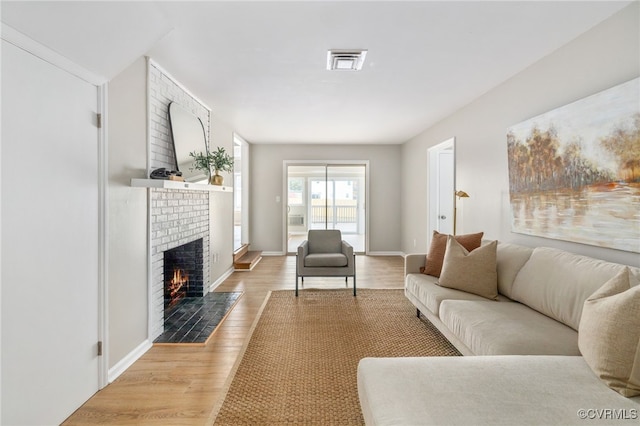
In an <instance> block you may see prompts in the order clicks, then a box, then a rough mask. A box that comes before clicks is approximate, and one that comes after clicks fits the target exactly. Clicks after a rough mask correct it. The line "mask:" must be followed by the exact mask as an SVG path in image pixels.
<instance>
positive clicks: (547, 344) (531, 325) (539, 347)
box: [439, 300, 580, 355]
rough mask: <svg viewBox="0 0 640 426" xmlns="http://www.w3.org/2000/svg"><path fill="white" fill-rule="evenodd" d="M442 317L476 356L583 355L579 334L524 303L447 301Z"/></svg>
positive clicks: (440, 314) (442, 308)
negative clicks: (579, 343) (579, 344)
mask: <svg viewBox="0 0 640 426" xmlns="http://www.w3.org/2000/svg"><path fill="white" fill-rule="evenodd" d="M439 318H440V320H441V321H442V322H443V323H444V325H446V326H447V328H448V329H449V330H450V331H451V332H452V333H453V334H454V335H455V336H456V337H457V338H458V339H460V340H461V341H462V343H464V344H465V345H466V346H467V347H469V349H471V351H472V352H473V353H474V354H476V355H580V350H579V349H578V333H576V332H575V331H574V330H572V329H571V328H569V327H567V326H566V325H564V324H562V323H560V322H558V321H555V320H553V319H551V318H549V317H547V316H545V315H542V314H541V313H539V312H536V311H534V310H533V309H531V308H529V307H527V306H525V305H523V304H521V303H516V302H492V301H488V300H484V301H465V300H445V301H443V302H442V303H441V304H440V312H439Z"/></svg>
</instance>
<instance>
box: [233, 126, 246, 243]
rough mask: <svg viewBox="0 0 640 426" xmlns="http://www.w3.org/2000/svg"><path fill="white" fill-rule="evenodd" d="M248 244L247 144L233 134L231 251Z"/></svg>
mask: <svg viewBox="0 0 640 426" xmlns="http://www.w3.org/2000/svg"><path fill="white" fill-rule="evenodd" d="M245 244H249V144H248V143H247V142H246V141H245V140H244V139H242V138H241V137H240V136H239V135H237V134H235V133H234V135H233V251H234V252H236V251H237V250H239V249H240V248H241V247H242V246H243V245H245Z"/></svg>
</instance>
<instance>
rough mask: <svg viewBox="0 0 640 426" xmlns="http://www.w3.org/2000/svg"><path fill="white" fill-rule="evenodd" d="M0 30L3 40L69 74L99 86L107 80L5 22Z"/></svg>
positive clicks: (0, 25)
mask: <svg viewBox="0 0 640 426" xmlns="http://www.w3.org/2000/svg"><path fill="white" fill-rule="evenodd" d="M0 31H1V32H2V39H3V40H4V41H6V42H8V43H11V44H13V45H14V46H16V47H19V48H20V49H23V50H25V51H27V52H29V53H31V54H32V55H34V56H37V57H38V58H40V59H42V60H43V61H45V62H48V63H50V64H51V65H54V66H56V67H58V68H60V69H62V70H64V71H66V72H68V73H69V74H73V75H75V76H76V77H78V78H80V79H82V80H84V81H86V82H87V83H91V84H94V85H96V86H100V85H102V84H104V83H106V82H107V81H108V80H107V78H106V77H104V76H102V75H98V74H94V73H93V72H91V71H89V70H87V69H85V68H84V67H82V66H81V65H78V64H77V63H75V62H73V61H72V60H70V59H69V58H67V57H65V56H62V55H61V54H59V53H57V52H55V51H53V50H51V49H50V48H48V47H46V46H45V45H43V44H40V43H39V42H37V41H35V40H33V39H32V38H30V37H29V36H27V35H25V34H23V33H21V32H20V31H18V30H16V29H15V28H13V27H10V26H9V25H7V24H4V23H0Z"/></svg>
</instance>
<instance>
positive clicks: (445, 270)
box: [438, 235, 498, 300]
mask: <svg viewBox="0 0 640 426" xmlns="http://www.w3.org/2000/svg"><path fill="white" fill-rule="evenodd" d="M497 246H498V242H497V241H492V242H490V243H489V244H485V245H483V246H481V247H478V248H477V249H475V250H473V251H471V252H469V251H467V249H465V248H464V247H463V246H462V245H461V244H460V243H458V242H457V241H456V240H455V238H453V237H452V236H451V235H449V236H448V238H447V249H446V251H445V253H444V262H443V264H442V272H441V273H440V279H439V280H438V284H439V285H441V286H442V287H448V288H455V289H457V290H462V291H466V292H467V293H473V294H477V295H478V296H482V297H486V298H487V299H494V300H495V299H497V297H498V272H497V266H496V248H497Z"/></svg>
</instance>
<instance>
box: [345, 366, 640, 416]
mask: <svg viewBox="0 0 640 426" xmlns="http://www.w3.org/2000/svg"><path fill="white" fill-rule="evenodd" d="M357 377H358V395H359V397H360V406H361V407H362V413H363V416H364V420H365V423H366V424H367V425H378V426H381V425H478V426H480V425H544V424H546V425H550V424H556V425H582V426H585V425H589V424H598V425H601V424H612V425H627V424H629V425H632V424H633V425H637V424H638V420H637V417H635V416H634V415H633V413H636V414H637V413H638V409H639V408H640V407H639V406H638V404H636V403H635V402H633V401H631V400H629V399H628V398H624V397H622V396H620V395H619V394H617V393H616V392H613V391H612V390H611V389H609V388H608V387H607V386H606V385H604V384H603V383H602V382H601V381H600V380H598V378H597V377H596V376H595V375H594V374H593V372H592V371H591V369H590V368H589V366H588V365H587V364H586V363H585V362H584V360H583V359H582V357H580V356H501V357H493V356H489V357H484V356H468V357H423V358H364V359H362V360H361V361H360V363H359V364H358V372H357ZM588 409H591V411H590V412H588V413H587V412H586V411H585V410H588ZM595 409H600V410H601V411H602V410H603V409H609V410H612V411H613V410H615V412H616V413H626V417H627V418H623V419H618V418H612V417H605V416H604V415H601V417H597V420H594V419H592V420H587V419H585V418H584V417H581V416H580V415H581V413H585V414H588V415H590V416H591V415H595V414H597V413H595ZM580 410H582V411H580ZM632 410H634V411H632Z"/></svg>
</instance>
